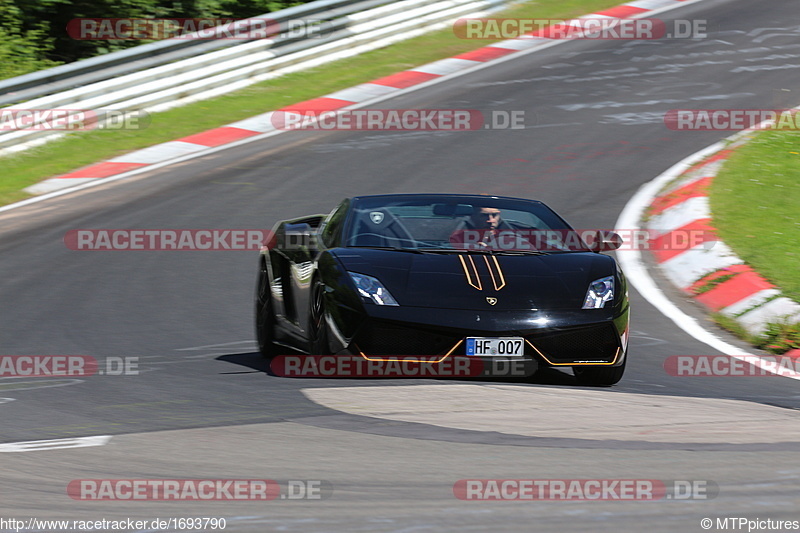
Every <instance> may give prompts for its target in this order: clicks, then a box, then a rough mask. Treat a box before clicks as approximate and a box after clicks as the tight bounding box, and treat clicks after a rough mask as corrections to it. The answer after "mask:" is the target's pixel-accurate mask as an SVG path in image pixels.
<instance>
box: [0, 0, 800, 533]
mask: <svg viewBox="0 0 800 533" xmlns="http://www.w3.org/2000/svg"><path fill="white" fill-rule="evenodd" d="M661 18H664V19H667V20H671V19H675V18H679V19H704V20H707V21H708V33H709V36H708V38H707V39H700V40H690V39H685V40H657V41H591V42H590V41H583V42H568V43H564V44H560V45H559V46H555V47H552V48H550V49H547V50H544V51H542V52H539V53H535V54H531V55H525V56H522V57H519V58H516V59H513V60H510V61H506V62H502V63H500V64H498V65H496V66H492V67H490V68H486V69H482V70H479V71H477V72H474V73H472V74H469V75H466V76H461V77H456V78H454V79H452V80H449V81H445V82H442V83H439V84H436V85H433V86H430V87H427V88H425V89H422V90H419V91H415V92H411V93H408V94H405V95H402V96H399V97H397V98H394V99H392V100H388V101H386V102H383V104H382V105H381V107H387V108H388V107H391V108H397V109H403V108H424V109H431V108H441V109H451V108H453V109H478V110H481V111H483V112H484V113H489V112H491V111H493V110H506V111H511V110H524V111H525V114H526V115H525V116H526V128H525V129H524V130H507V131H499V130H479V131H472V132H392V133H389V132H383V133H381V132H328V133H317V132H294V133H286V134H282V135H279V136H276V137H272V138H269V139H265V140H262V141H258V142H253V143H250V144H246V145H243V146H240V147H237V148H233V149H230V150H226V151H222V152H219V153H216V154H213V155H210V156H207V157H203V158H200V159H196V160H192V161H187V162H184V163H181V164H178V165H173V166H170V167H167V168H164V169H160V170H157V171H153V172H151V173H148V174H144V175H141V176H136V177H135V178H132V179H130V180H127V181H124V182H120V183H116V184H111V185H107V186H101V187H98V188H95V189H90V190H87V191H83V192H80V193H76V194H73V195H68V196H63V197H60V198H56V199H53V200H50V201H46V202H43V203H38V204H34V205H31V206H27V207H23V208H20V209H16V210H12V211H10V212H7V213H3V214H2V215H0V254H1V255H0V256H1V257H2V261H0V279H2V283H1V284H0V302H2V308H3V319H2V320H0V341H1V342H2V353H3V354H4V355H34V354H49V355H55V354H73V355H76V354H79V355H89V356H93V357H95V358H97V359H98V360H101V361H102V360H105V358H109V357H112V358H113V357H135V358H138V365H139V371H140V372H139V374H138V375H128V376H114V375H102V376H101V375H95V376H90V377H85V378H80V379H61V378H29V379H24V378H3V379H0V397H2V399H0V417H1V418H0V420H2V422H0V425H1V426H2V432H1V433H0V437H1V439H0V440H2V442H6V443H12V442H19V441H34V440H41V439H57V438H65V437H83V436H91V435H112V436H113V437H112V439H111V440H110V441H109V442H108V443H107V444H105V445H104V446H96V447H84V448H75V449H65V450H50V451H30V452H24V453H19V452H18V453H2V454H0V469H2V471H3V472H4V476H3V479H2V480H0V501H1V502H2V503H0V516H10V517H13V516H16V517H20V518H22V517H31V516H32V517H41V518H70V519H100V518H103V517H105V518H109V519H110V518H122V517H135V518H139V519H148V520H149V519H153V518H156V517H160V518H166V517H181V516H212V517H226V518H227V520H228V524H227V529H226V531H315V532H316V531H320V532H321V531H336V532H339V531H341V532H346V531H381V532H383V531H386V532H390V531H391V532H394V531H414V532H424V531H437V532H438V531H476V532H477V531H487V530H490V529H491V530H496V531H578V530H591V531H652V532H654V531H670V532H674V531H702V530H703V529H702V528H701V525H700V520H701V519H702V518H704V517H710V518H712V519H714V520H716V518H717V517H732V516H736V517H739V516H742V517H751V518H755V517H760V518H762V519H767V518H771V519H773V520H779V519H783V520H798V519H800V512H798V510H797V506H796V501H797V500H796V498H797V496H796V495H797V490H798V488H799V487H798V484H799V483H798V474H800V466H798V463H797V459H796V456H797V452H798V451H800V434H798V433H799V431H800V430H798V427H799V426H798V418H797V414H796V413H797V412H796V410H797V409H798V408H800V391H799V390H798V382H797V381H795V380H791V379H787V378H782V377H693V378H688V377H674V376H669V375H668V374H667V373H666V372H665V370H664V367H663V363H664V360H665V359H666V358H667V357H669V356H671V355H714V354H716V352H714V351H713V350H711V349H710V348H709V347H707V346H706V345H704V344H702V343H700V342H698V341H695V340H694V339H692V338H690V337H688V336H687V335H686V334H685V333H684V332H683V331H681V330H680V329H678V328H677V327H676V326H675V325H674V324H673V323H672V322H671V321H670V320H668V319H667V318H666V317H665V316H663V315H662V314H661V313H660V312H659V311H658V310H657V309H654V308H653V307H651V306H650V305H649V304H648V303H646V302H645V301H644V299H643V298H642V297H641V296H640V295H639V294H637V293H635V292H634V291H632V292H631V301H632V307H633V313H634V314H633V320H632V330H633V333H632V337H631V344H630V361H629V364H628V369H627V372H626V375H625V377H624V378H623V380H622V382H621V383H619V384H618V385H617V386H615V387H613V388H610V389H586V388H582V387H578V386H576V385H575V384H574V381H573V378H572V376H571V375H569V374H568V373H561V372H556V371H554V372H551V373H549V374H547V375H545V376H543V377H542V378H541V379H540V380H538V381H537V382H535V383H519V382H501V381H500V382H498V381H494V382H482V381H448V380H413V379H411V380H318V379H286V378H279V377H275V376H272V375H270V374H269V373H268V372H267V365H266V364H265V363H264V361H263V360H262V359H261V357H260V356H259V355H258V354H257V353H256V350H255V343H254V340H253V337H254V335H253V326H252V321H253V319H252V293H253V288H254V284H255V276H256V267H257V265H256V253H255V252H247V251H213V252H200V251H196V252H185V251H184V252H176V251H173V252H168V251H165V252H143V251H124V252H123V251H115V252H88V251H72V250H69V249H67V247H66V246H65V244H64V241H63V238H64V235H65V234H66V233H67V232H68V231H69V230H72V229H78V228H94V229H103V228H109V229H110V228H152V229H155V228H170V229H183V228H197V229H208V228H262V229H269V228H271V227H272V225H273V224H274V223H275V222H276V221H278V220H281V219H284V218H290V217H295V216H299V215H304V214H312V213H322V212H328V211H329V210H330V209H331V208H332V207H333V206H334V205H335V204H336V203H338V202H339V201H340V200H341V199H342V198H344V197H346V196H351V195H357V194H376V193H394V192H454V193H489V194H497V195H508V196H522V197H528V198H536V199H540V200H542V201H544V202H546V203H547V204H549V205H550V206H551V207H553V208H554V209H555V210H556V211H557V212H559V213H560V214H561V215H563V216H564V217H565V218H566V219H567V220H568V221H570V222H571V223H572V225H573V226H575V227H577V228H593V227H600V228H609V227H611V226H613V224H614V222H615V220H616V219H617V216H618V215H619V213H620V211H621V210H622V208H623V207H624V205H625V204H626V202H627V201H628V199H629V198H630V197H631V196H632V195H633V193H634V192H635V191H636V190H637V189H638V188H639V187H640V186H641V185H642V184H643V183H646V182H647V181H649V180H651V179H652V178H653V177H655V176H657V175H658V174H660V173H661V172H663V171H664V170H666V169H667V168H669V167H670V166H672V165H673V164H674V163H676V162H677V161H679V160H681V159H683V158H684V157H686V156H688V155H690V154H692V153H694V152H695V151H697V150H699V149H701V148H703V147H705V146H707V145H709V144H711V143H713V142H715V141H717V140H719V139H721V138H724V137H726V136H727V135H728V134H729V133H728V132H704V133H700V132H681V131H672V130H670V129H668V128H667V127H666V126H665V125H664V122H663V116H664V113H665V112H667V111H668V110H670V109H678V108H681V109H700V108H738V109H775V108H782V107H790V106H794V105H797V104H798V103H800V102H798V100H800V94H798V91H800V86H798V83H797V72H798V70H797V69H798V68H800V32H799V31H798V30H797V20H798V18H797V5H796V1H793V0H760V1H759V2H753V1H749V0H708V1H705V2H700V3H698V4H693V5H689V6H686V7H684V8H681V9H678V10H674V11H670V12H668V13H665V14H663V15H661ZM665 290H667V291H669V294H670V295H671V296H673V297H674V298H675V299H676V300H677V301H678V302H679V303H680V305H681V307H682V308H683V309H684V310H685V311H686V312H688V313H689V314H691V315H692V316H696V317H698V318H699V319H700V320H701V321H702V322H703V323H704V324H706V325H707V326H708V327H709V328H711V329H713V330H714V331H717V332H718V333H719V335H720V336H723V337H724V338H725V339H726V340H727V341H728V342H731V343H734V344H739V345H741V343H739V342H738V341H737V340H736V339H734V338H732V337H730V336H728V335H727V334H725V333H724V332H722V331H721V330H719V329H718V328H716V327H715V326H714V325H713V323H711V322H710V321H709V320H708V319H706V318H705V317H703V315H702V314H701V313H700V312H699V311H698V310H697V309H696V308H694V307H693V306H692V304H690V303H687V302H685V301H684V298H683V297H682V296H681V295H680V294H678V293H677V292H674V291H671V290H670V289H668V288H666V286H665ZM87 478H88V479H150V478H155V479H185V478H190V479H274V480H278V481H286V480H324V481H325V482H326V483H327V484H328V485H326V486H330V487H332V493H330V494H327V495H326V496H327V497H326V498H325V499H322V500H313V501H283V500H281V499H280V498H279V499H277V500H275V501H269V502H263V501H251V502H247V501H236V502H230V501H220V502H191V501H188V502H187V501H183V502H151V501H118V502H93V501H78V500H74V499H72V498H70V496H69V495H68V494H67V488H66V487H67V485H68V484H69V482H70V481H72V480H76V479H87ZM504 478H513V479H518V478H525V479H653V480H702V481H707V482H709V484H711V485H715V486H718V487H719V494H718V495H717V496H716V497H714V498H711V499H707V500H693V501H658V502H639V501H627V502H619V501H570V502H565V501H547V502H473V501H461V500H459V499H458V498H456V497H455V496H454V493H453V486H454V484H455V483H456V482H457V481H458V480H464V479H504ZM2 530H3V528H2V527H0V531H2ZM712 530H714V529H712Z"/></svg>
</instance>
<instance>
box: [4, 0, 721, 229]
mask: <svg viewBox="0 0 800 533" xmlns="http://www.w3.org/2000/svg"><path fill="white" fill-rule="evenodd" d="M704 1H705V0H685V1H683V2H676V3H675V4H673V5H668V6H664V7H663V8H660V9H655V10H653V11H645V12H643V13H640V14H638V15H634V16H632V17H629V18H631V19H638V18H644V17H652V16H653V15H657V14H659V13H663V12H665V11H671V10H673V9H678V8H681V7H686V6H689V5H692V4H696V3H698V2H704ZM511 41H514V39H511ZM569 42H572V41H571V40H569V39H555V40H553V41H552V42H549V43H544V44H541V45H539V46H536V47H534V48H531V49H528V50H521V51H519V52H517V53H515V54H508V55H506V56H503V57H498V58H495V59H493V60H491V61H486V62H480V63H477V64H476V65H475V66H473V67H469V68H466V69H464V70H461V71H458V72H454V73H452V74H448V75H446V76H440V77H438V78H434V79H431V80H428V81H426V82H423V83H420V84H417V85H412V86H411V87H406V88H405V89H400V90H398V91H396V92H394V93H391V94H387V95H384V96H379V97H377V98H373V99H372V100H366V101H364V102H361V103H359V104H356V105H352V106H347V107H346V108H345V109H359V108H362V107H367V106H369V105H373V104H376V103H378V102H382V101H384V100H389V99H391V98H396V97H398V96H402V95H405V94H408V93H411V92H414V91H419V90H421V89H425V88H427V87H430V86H431V85H436V84H437V83H442V82H445V81H450V80H452V79H455V78H457V77H460V76H465V75H467V74H472V73H473V72H477V71H479V70H483V69H485V68H491V67H494V66H496V65H499V64H500V63H505V62H506V61H513V60H515V59H518V58H521V57H525V56H527V55H529V54H533V53H536V52H539V51H541V50H544V49H546V48H550V47H551V46H557V45H559V44H562V43H569ZM497 45H500V43H497ZM449 59H453V58H449ZM425 66H427V65H421V67H425ZM409 70H415V69H409ZM324 96H325V95H323V97H324ZM287 131H288V130H287ZM281 133H285V131H284V130H276V131H269V132H267V133H262V134H260V135H254V136H252V137H247V138H245V139H240V140H238V141H234V142H232V143H228V144H223V145H221V146H215V147H213V148H208V149H207V150H203V151H201V152H197V153H192V154H186V155H183V156H180V157H176V158H175V159H171V160H169V161H163V162H161V163H156V164H154V165H149V166H147V167H142V168H139V169H135V170H130V171H128V172H123V173H122V174H117V175H116V176H109V177H108V178H100V179H96V180H93V181H91V182H88V183H84V184H81V185H76V186H75V187H70V188H68V189H60V190H58V191H53V192H51V193H47V194H43V195H41V196H36V197H33V198H28V199H27V200H22V201H20V202H17V203H14V204H9V205H6V206H3V207H0V213H2V212H4V211H10V210H12V209H17V208H19V207H24V206H26V205H30V204H34V203H38V202H43V201H45V200H49V199H51V198H56V197H59V196H63V195H65V194H71V193H73V192H78V191H82V190H84V189H89V188H91V187H98V186H100V185H105V184H106V183H112V182H115V181H119V180H122V179H127V178H129V177H131V176H136V175H138V174H142V173H144V172H150V171H152V170H158V169H159V168H163V167H166V166H169V165H174V164H176V163H181V162H183V161H189V160H190V159H197V158H199V157H205V156H207V155H211V154H214V153H217V152H221V151H222V150H228V149H231V148H236V147H238V146H242V145H245V144H249V143H252V142H256V141H260V140H262V139H266V138H268V137H272V136H274V135H280V134H281Z"/></svg>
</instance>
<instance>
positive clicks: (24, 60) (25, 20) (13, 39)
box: [0, 0, 310, 79]
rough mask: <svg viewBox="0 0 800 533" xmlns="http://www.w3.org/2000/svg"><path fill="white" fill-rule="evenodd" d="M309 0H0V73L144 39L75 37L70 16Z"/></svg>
mask: <svg viewBox="0 0 800 533" xmlns="http://www.w3.org/2000/svg"><path fill="white" fill-rule="evenodd" d="M309 1H310V0H0V79H4V78H11V77H14V76H20V75H22V74H27V73H28V72H34V71H36V70H42V69H45V68H49V67H53V66H56V65H60V64H62V63H70V62H72V61H77V60H79V59H86V58H89V57H94V56H96V55H100V54H105V53H108V52H113V51H116V50H122V49H124V48H130V47H132V46H138V45H140V44H144V42H143V41H79V40H75V39H72V38H70V37H69V35H67V31H66V27H67V23H68V22H69V21H70V20H72V19H75V18H81V17H88V18H104V17H108V18H223V17H229V18H236V19H242V18H248V17H255V16H258V15H262V14H264V13H269V12H273V11H278V10H280V9H284V8H286V7H291V6H294V5H298V4H304V3H307V2H309Z"/></svg>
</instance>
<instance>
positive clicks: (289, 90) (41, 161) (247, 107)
mask: <svg viewBox="0 0 800 533" xmlns="http://www.w3.org/2000/svg"><path fill="white" fill-rule="evenodd" d="M619 3H620V0H539V1H536V2H525V3H523V4H520V5H519V6H517V7H516V8H513V9H510V10H507V11H505V12H503V13H498V14H496V15H494V16H498V17H508V18H517V17H519V18H536V19H552V18H555V19H562V18H564V19H566V18H572V17H576V16H579V15H583V14H586V13H592V12H595V11H599V10H602V9H606V8H609V7H613V6H616V5H618V4H619ZM492 42H495V41H489V40H486V41H483V40H481V41H477V40H464V39H459V38H457V37H456V36H455V35H454V34H453V31H452V30H451V29H446V30H441V31H437V32H433V33H429V34H426V35H423V36H421V37H417V38H415V39H409V40H407V41H403V42H400V43H397V44H394V45H392V46H389V47H386V48H382V49H380V50H374V51H372V52H368V53H365V54H362V55H359V56H356V57H353V58H348V59H343V60H340V61H337V62H334V63H330V64H327V65H323V66H321V67H317V68H314V69H309V70H306V71H303V72H297V73H293V74H289V75H286V76H282V77H280V78H276V79H273V80H269V81H266V82H262V83H258V84H255V85H252V86H250V87H247V88H245V89H242V90H240V91H237V92H234V93H230V94H228V95H224V96H220V97H217V98H213V99H209V100H204V101H202V102H197V103H194V104H190V105H187V106H183V107H180V108H176V109H173V110H170V111H166V112H163V113H155V114H153V115H152V122H151V123H150V125H149V127H147V128H145V129H141V130H127V131H109V130H105V131H88V132H76V133H71V134H69V135H68V136H66V137H65V138H62V139H59V140H56V141H52V142H50V143H47V144H45V145H42V146H40V147H37V148H34V149H30V150H27V151H25V152H22V153H19V154H14V155H9V156H6V157H2V158H0V164H2V166H3V175H2V177H1V178H0V205H2V204H8V203H11V202H14V201H18V200H21V199H23V198H26V197H28V196H30V195H28V194H26V193H24V192H23V191H22V189H24V188H25V187H27V186H29V185H32V184H34V183H36V182H38V181H41V180H43V179H46V178H48V177H52V176H57V175H60V174H64V173H67V172H70V171H72V170H76V169H78V168H81V167H84V166H86V165H89V164H92V163H96V162H99V161H103V160H106V159H110V158H112V157H116V156H118V155H121V154H124V153H126V152H130V151H134V150H139V149H141V148H145V147H147V146H152V145H154V144H159V143H162V142H167V141H171V140H175V139H178V138H180V137H185V136H187V135H191V134H193V133H199V132H202V131H205V130H207V129H211V128H215V127H218V126H223V125H225V124H228V123H231V122H235V121H237V120H241V119H245V118H247V117H250V116H253V115H258V114H260V113H266V112H267V111H271V110H273V109H278V108H281V107H283V106H286V105H288V104H292V103H295V102H301V101H303V100H308V99H310V98H316V97H319V96H323V95H325V94H328V93H331V92H333V91H336V90H340V89H344V88H347V87H351V86H353V85H357V84H359V83H364V82H368V81H370V80H373V79H376V78H380V77H383V76H388V75H389V74H393V73H395V72H400V71H403V70H407V69H410V68H413V67H415V66H419V65H423V64H425V63H429V62H431V61H436V60H438V59H443V58H446V57H451V56H453V55H457V54H460V53H463V52H467V51H470V50H474V49H477V48H481V47H483V46H486V45H487V44H490V43H492Z"/></svg>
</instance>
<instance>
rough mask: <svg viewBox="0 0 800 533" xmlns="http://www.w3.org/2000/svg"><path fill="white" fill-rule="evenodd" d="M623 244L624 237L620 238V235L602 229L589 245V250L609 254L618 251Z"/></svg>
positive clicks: (595, 234)
mask: <svg viewBox="0 0 800 533" xmlns="http://www.w3.org/2000/svg"><path fill="white" fill-rule="evenodd" d="M623 242H624V241H623V240H622V237H620V235H619V234H618V233H614V232H613V231H606V230H601V229H600V230H597V231H596V232H595V233H594V238H593V239H591V242H588V243H587V244H588V245H589V249H590V250H592V251H593V252H608V251H611V250H616V249H617V248H619V247H620V246H622V243H623Z"/></svg>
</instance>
